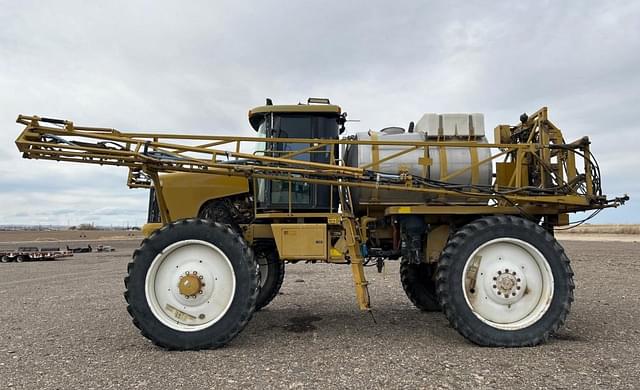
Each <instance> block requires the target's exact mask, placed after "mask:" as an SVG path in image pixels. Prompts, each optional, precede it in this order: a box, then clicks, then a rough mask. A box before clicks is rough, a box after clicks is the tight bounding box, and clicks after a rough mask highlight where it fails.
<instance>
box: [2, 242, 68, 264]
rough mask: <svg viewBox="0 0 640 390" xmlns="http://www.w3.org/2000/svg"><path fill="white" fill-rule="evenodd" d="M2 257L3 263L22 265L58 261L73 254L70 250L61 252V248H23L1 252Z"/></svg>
mask: <svg viewBox="0 0 640 390" xmlns="http://www.w3.org/2000/svg"><path fill="white" fill-rule="evenodd" d="M0 255H2V257H1V258H0V261H2V262H3V263H10V262H14V261H15V262H16V263H22V262H25V261H45V260H57V259H61V258H64V257H71V256H73V253H72V252H71V251H68V250H60V248H42V249H40V248H38V247H35V246H23V247H20V248H18V249H16V250H15V251H4V252H0Z"/></svg>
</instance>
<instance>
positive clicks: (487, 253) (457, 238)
mask: <svg viewBox="0 0 640 390" xmlns="http://www.w3.org/2000/svg"><path fill="white" fill-rule="evenodd" d="M436 283H437V291H438V296H439V298H440V304H441V306H442V309H443V311H444V313H445V315H446V316H447V318H448V319H449V322H450V323H451V325H452V326H453V327H454V328H455V329H457V330H458V332H460V333H461V334H462V335H463V336H464V337H465V338H467V339H468V340H470V341H472V342H473V343H476V344H479V345H482V346H491V347H522V346H534V345H537V344H540V343H542V342H544V341H546V340H547V339H548V338H549V337H550V336H551V335H552V334H553V333H555V332H556V331H557V330H558V329H559V328H560V327H561V326H562V325H563V324H564V322H565V320H566V318H567V315H568V314H569V309H570V307H571V302H572V301H573V289H574V283H573V272H572V270H571V267H570V265H569V259H568V258H567V256H566V255H565V253H564V250H563V248H562V247H561V246H560V244H558V242H557V241H556V240H555V239H554V238H553V236H551V235H550V234H549V233H548V232H547V231H545V230H544V229H543V228H542V227H540V226H539V225H536V224H535V223H533V222H531V221H529V220H526V219H523V218H519V217H514V216H492V217H484V218H480V219H478V220H476V221H473V222H471V223H469V224H467V225H465V226H463V227H462V228H461V229H460V230H458V231H457V232H456V233H455V234H454V235H453V237H452V238H451V239H450V240H449V242H448V243H447V246H446V247H445V249H444V251H443V254H442V257H441V259H440V262H439V264H438V270H437V275H436Z"/></svg>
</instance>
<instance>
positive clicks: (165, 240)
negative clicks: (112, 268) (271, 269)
mask: <svg viewBox="0 0 640 390" xmlns="http://www.w3.org/2000/svg"><path fill="white" fill-rule="evenodd" d="M180 230H186V232H187V233H188V234H192V235H193V234H194V232H195V235H198V234H201V235H203V236H204V237H201V238H199V239H203V240H204V241H206V240H207V237H208V238H211V237H212V236H216V235H224V236H225V237H224V239H220V242H217V243H215V245H216V246H218V247H219V249H221V250H223V251H224V252H225V254H227V251H235V252H236V254H241V259H240V260H238V259H232V258H231V256H229V255H228V254H227V257H229V260H230V261H231V262H232V264H233V268H234V272H235V273H236V280H237V282H236V283H238V284H240V283H244V284H245V285H246V286H245V287H246V289H245V290H243V291H239V290H238V287H237V286H238V284H237V286H236V294H235V296H234V303H232V305H231V307H230V308H229V311H227V313H226V314H225V315H224V317H222V319H221V320H219V321H217V322H216V323H215V324H212V325H211V326H209V327H207V328H205V329H202V330H199V331H195V332H180V331H177V330H173V329H170V328H168V327H166V326H165V325H163V324H162V323H160V322H159V321H158V320H157V319H156V318H155V317H154V316H153V314H152V313H151V311H150V309H149V307H148V303H147V301H146V296H145V286H144V281H145V277H146V272H147V270H148V268H149V266H150V265H151V262H152V261H153V259H154V258H155V256H156V254H157V253H159V252H160V251H161V250H162V249H164V248H165V247H167V246H168V245H170V244H172V243H174V242H179V241H181V239H180V238H179V236H180V235H181V234H182V233H181V232H180ZM190 238H193V237H189V238H187V239H190ZM221 246H225V247H226V248H222V247H221ZM238 267H240V268H243V270H241V271H246V276H243V275H240V274H238ZM255 268H256V264H255V259H254V256H253V252H252V251H251V248H250V247H249V246H248V245H247V244H246V242H245V241H244V239H243V238H242V236H241V235H240V234H239V233H238V232H237V231H235V230H233V229H231V228H230V227H229V226H228V225H225V224H222V223H218V222H212V221H209V220H204V219H197V218H190V219H182V220H178V221H175V222H172V223H170V224H167V225H165V226H163V227H162V228H160V229H158V230H156V231H155V232H153V233H152V234H151V235H150V236H149V237H148V238H146V239H144V240H143V241H142V243H141V245H140V248H138V249H136V250H135V251H134V254H133V261H132V262H130V263H128V264H127V276H126V277H125V278H124V285H125V292H124V298H125V300H126V302H127V312H128V313H129V314H130V315H131V318H132V322H133V325H134V326H135V327H136V328H138V329H139V330H140V333H141V334H142V335H143V336H144V337H146V338H147V339H149V340H151V342H153V344H155V345H157V346H158V347H161V348H164V349H167V350H201V349H215V348H220V347H222V346H224V345H226V344H227V343H229V342H230V341H231V340H232V339H233V338H234V337H235V336H236V335H237V334H238V333H240V331H242V329H244V327H245V326H246V325H247V323H248V322H249V320H250V319H251V317H252V316H253V313H254V311H255V303H256V297H257V295H258V281H257V279H256V277H257V275H256V273H255V272H251V271H250V270H254V269H255ZM241 277H244V278H246V280H244V282H241V281H240V280H239V279H240V278H241ZM236 300H239V301H238V302H236ZM238 305H241V306H239V307H238ZM229 315H232V316H233V317H232V318H231V322H232V324H231V325H229V326H227V327H226V328H224V329H215V331H214V328H220V326H218V325H220V324H221V323H222V322H223V320H225V319H226V317H227V316H229ZM225 325H227V324H225Z"/></svg>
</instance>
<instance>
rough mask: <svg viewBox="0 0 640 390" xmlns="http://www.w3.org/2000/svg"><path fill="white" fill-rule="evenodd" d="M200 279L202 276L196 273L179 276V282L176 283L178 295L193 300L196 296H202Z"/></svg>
mask: <svg viewBox="0 0 640 390" xmlns="http://www.w3.org/2000/svg"><path fill="white" fill-rule="evenodd" d="M202 279H203V278H202V275H198V271H193V272H189V271H187V272H186V274H185V275H183V276H180V280H179V282H178V290H179V291H180V294H182V295H184V296H185V297H186V298H189V297H194V298H195V297H196V295H197V294H202V287H203V286H204V284H203V283H202Z"/></svg>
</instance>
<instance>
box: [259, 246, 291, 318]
mask: <svg viewBox="0 0 640 390" xmlns="http://www.w3.org/2000/svg"><path fill="white" fill-rule="evenodd" d="M254 253H255V255H256V257H258V256H260V255H262V254H264V255H265V256H266V257H267V264H268V265H269V268H270V270H269V273H268V275H269V276H268V278H267V281H266V283H265V285H264V286H262V287H261V288H260V292H259V293H258V298H257V299H256V311H258V310H260V309H262V308H264V307H265V306H267V305H268V304H269V303H271V301H273V299H274V298H275V297H276V296H277V295H278V292H279V291H280V288H281V287H282V282H283V281H284V268H285V266H284V261H282V260H280V259H279V258H278V253H277V250H276V248H275V246H273V245H268V246H267V245H258V246H257V247H256V249H255V250H254ZM256 261H257V260H256ZM274 274H275V275H276V277H275V278H274V277H273V275H274Z"/></svg>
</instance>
